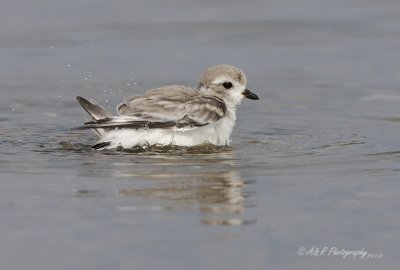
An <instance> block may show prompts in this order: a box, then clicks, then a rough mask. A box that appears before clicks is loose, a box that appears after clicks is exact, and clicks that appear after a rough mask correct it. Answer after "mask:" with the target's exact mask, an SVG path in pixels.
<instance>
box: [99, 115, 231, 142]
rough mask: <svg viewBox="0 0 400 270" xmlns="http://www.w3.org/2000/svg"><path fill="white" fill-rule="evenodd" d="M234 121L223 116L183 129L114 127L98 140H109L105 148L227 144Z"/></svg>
mask: <svg viewBox="0 0 400 270" xmlns="http://www.w3.org/2000/svg"><path fill="white" fill-rule="evenodd" d="M233 125H234V122H233V123H232V122H231V121H228V119H226V118H223V119H221V120H219V121H217V122H216V123H215V124H211V125H207V126H203V127H198V128H195V129H191V130H187V129H186V130H185V129H175V130H174V129H148V130H144V129H115V130H110V131H107V132H104V133H103V134H102V136H101V138H100V140H99V142H110V145H108V146H107V147H106V148H108V149H113V148H117V147H123V148H132V147H134V146H136V145H147V144H148V145H154V144H160V145H170V144H172V145H179V146H194V145H199V144H204V143H211V144H215V145H229V142H230V135H231V132H232V128H233Z"/></svg>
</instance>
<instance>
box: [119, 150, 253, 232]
mask: <svg viewBox="0 0 400 270" xmlns="http://www.w3.org/2000/svg"><path fill="white" fill-rule="evenodd" d="M234 162H235V159H234V156H233V153H232V152H229V153H223V155H221V153H219V154H218V155H214V156H203V157H199V156H196V157H194V158H193V157H191V158H188V159H186V158H184V157H179V158H176V157H171V156H168V157H157V158H155V160H153V162H152V171H151V172H149V171H147V170H145V171H141V170H138V169H139V168H138V167H137V166H135V172H134V173H133V172H132V171H130V172H129V171H128V170H126V168H125V169H122V170H120V171H118V172H116V173H117V175H116V176H118V177H132V178H135V179H141V180H145V181H144V182H145V183H146V184H145V187H135V184H134V183H133V184H132V185H133V186H132V187H128V188H123V189H120V190H119V194H120V195H123V196H141V197H145V198H147V199H149V198H150V199H154V198H157V199H161V200H166V201H167V202H164V203H166V204H167V205H169V206H170V207H169V209H171V208H172V209H177V208H187V207H190V208H195V209H198V210H199V213H200V219H201V222H202V223H203V224H205V225H244V224H249V223H252V222H255V221H254V220H246V219H244V217H243V216H244V211H245V208H246V204H245V200H246V199H247V197H248V196H247V195H246V194H245V193H246V192H245V181H243V180H242V178H241V177H240V173H239V172H238V171H237V170H235V168H234ZM145 163H147V162H145ZM119 168H121V167H119ZM130 168H131V169H132V167H131V166H130ZM147 168H148V167H147ZM164 209H168V208H164Z"/></svg>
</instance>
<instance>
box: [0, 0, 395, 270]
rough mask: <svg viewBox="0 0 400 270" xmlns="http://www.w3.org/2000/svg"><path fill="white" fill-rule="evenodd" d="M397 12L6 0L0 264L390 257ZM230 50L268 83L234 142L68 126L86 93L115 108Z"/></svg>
mask: <svg viewBox="0 0 400 270" xmlns="http://www.w3.org/2000/svg"><path fill="white" fill-rule="evenodd" d="M22 2H23V3H22ZM21 5H24V8H23V9H21ZM399 25H400V4H399V3H398V1H391V0H382V1H369V0H363V1H361V0H339V1H330V0H324V1H319V0H318V1H317V0H300V1H299V0H296V1H294V0H291V1H290V0H289V1H272V0H271V1H257V0H251V1H246V2H239V1H229V2H228V1H223V0H219V1H212V2H211V1H202V2H199V1H185V2H184V1H179V0H173V1H169V2H168V4H167V3H164V2H163V1H152V2H149V1H135V3H132V2H131V1H124V0H118V1H103V0H101V1H94V0H86V1H49V0H38V1H19V3H18V4H17V3H16V2H15V1H3V5H2V9H0V58H1V59H2V65H0V93H1V96H0V113H1V114H0V146H1V147H0V180H1V189H0V215H1V217H2V222H1V223H0V235H1V236H0V261H1V265H2V267H1V268H2V269H160V268H163V269H166V268H167V269H216V268H219V269H244V268H248V269H269V268H272V269H321V266H322V267H323V268H324V269H337V268H339V267H340V268H341V269H377V268H381V269H393V268H395V266H397V264H398V262H399V260H398V256H397V253H398V250H399V248H400V245H399V243H400V241H399V240H400V239H399V232H400V225H399V224H400V216H399V206H400V199H399V195H398V194H399V191H400V186H399V171H400V165H399V164H400V163H399V161H400V142H399V136H398V134H399V130H400V107H399V105H398V104H399V101H400V54H399V51H398V48H399V46H400V30H399V27H398V26H399ZM220 63H228V64H233V65H237V66H239V67H241V68H242V69H244V70H245V72H246V74H247V77H248V87H249V88H250V89H252V90H253V91H254V92H255V93H257V94H258V95H259V96H260V98H261V99H260V101H257V102H255V101H250V100H244V101H243V103H242V104H241V106H240V107H239V109H238V122H237V125H236V127H235V129H234V133H233V141H232V146H231V147H222V148H213V147H210V146H204V147H199V148H195V149H184V148H173V147H172V148H165V149H150V150H148V151H141V150H140V149H139V150H138V151H136V150H132V151H102V152H96V151H92V150H91V149H90V145H91V144H93V143H94V142H95V135H94V134H92V133H91V132H90V131H83V130H76V129H75V128H76V127H79V126H80V124H81V123H82V122H84V121H85V119H86V117H87V115H86V113H85V112H84V111H83V110H82V108H80V106H79V105H78V104H77V102H76V101H75V96H76V95H78V94H79V95H82V96H84V97H88V98H95V99H96V100H97V101H98V102H99V103H101V104H104V105H105V106H106V107H108V108H109V109H112V110H114V108H115V107H116V105H117V104H118V103H119V102H120V101H121V100H122V99H123V98H124V97H126V96H131V95H137V94H141V93H143V92H144V90H146V89H150V88H153V87H157V86H160V85H164V84H169V83H181V84H186V85H193V86H195V85H196V82H197V79H198V77H199V75H200V73H201V72H202V71H203V69H204V68H206V67H208V66H211V65H214V64H220ZM301 247H304V248H306V249H307V250H310V249H311V248H312V247H315V248H316V247H319V248H320V249H321V248H323V247H328V248H329V249H331V248H333V247H337V248H338V249H344V250H361V249H364V250H367V251H368V252H369V253H371V254H383V257H382V258H380V259H372V258H371V259H366V258H364V259H361V258H360V257H359V256H358V257H357V258H350V257H347V258H346V259H343V258H342V256H335V255H330V256H328V255H323V254H317V255H318V256H311V255H304V256H299V255H298V250H299V248H301Z"/></svg>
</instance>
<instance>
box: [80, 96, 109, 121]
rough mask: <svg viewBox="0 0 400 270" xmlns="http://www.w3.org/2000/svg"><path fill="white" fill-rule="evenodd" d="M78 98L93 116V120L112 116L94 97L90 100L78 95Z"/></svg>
mask: <svg viewBox="0 0 400 270" xmlns="http://www.w3.org/2000/svg"><path fill="white" fill-rule="evenodd" d="M76 100H77V101H78V102H79V104H81V106H82V108H83V109H84V110H85V111H86V112H87V113H88V114H89V115H90V116H91V117H92V119H93V120H99V119H103V118H108V117H111V116H112V115H111V114H110V113H109V112H108V111H107V110H106V109H104V108H103V107H102V106H100V105H99V104H97V102H96V101H94V100H93V99H91V100H90V101H89V100H87V99H85V98H83V97H80V96H77V97H76Z"/></svg>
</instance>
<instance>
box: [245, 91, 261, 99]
mask: <svg viewBox="0 0 400 270" xmlns="http://www.w3.org/2000/svg"><path fill="white" fill-rule="evenodd" d="M242 95H244V96H245V97H247V98H249V99H254V100H259V99H260V98H259V97H258V96H257V95H256V94H254V93H253V92H251V91H250V90H249V89H246V90H244V92H243V93H242Z"/></svg>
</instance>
